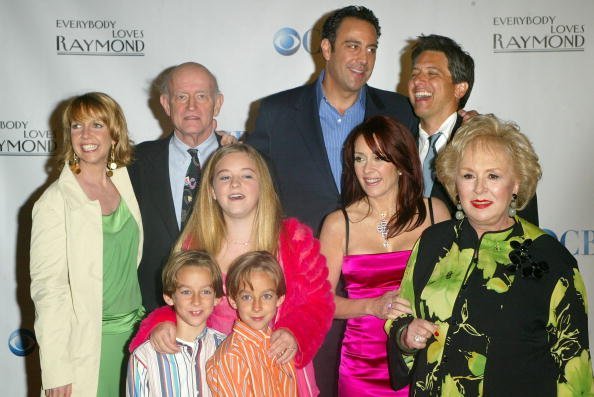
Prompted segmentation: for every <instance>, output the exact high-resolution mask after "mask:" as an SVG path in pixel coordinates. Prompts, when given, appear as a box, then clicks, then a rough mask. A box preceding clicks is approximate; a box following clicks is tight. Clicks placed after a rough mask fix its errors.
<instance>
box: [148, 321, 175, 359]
mask: <svg viewBox="0 0 594 397" xmlns="http://www.w3.org/2000/svg"><path fill="white" fill-rule="evenodd" d="M151 345H153V348H154V349H155V350H156V351H157V352H159V353H164V354H175V353H177V352H179V346H177V343H175V324H173V323H172V322H169V321H164V322H162V323H160V324H159V325H157V326H156V327H155V329H153V332H151Z"/></svg>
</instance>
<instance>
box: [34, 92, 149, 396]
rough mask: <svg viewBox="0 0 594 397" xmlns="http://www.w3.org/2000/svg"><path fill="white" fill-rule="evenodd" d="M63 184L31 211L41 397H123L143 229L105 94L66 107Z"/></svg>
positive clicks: (125, 149)
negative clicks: (127, 346)
mask: <svg viewBox="0 0 594 397" xmlns="http://www.w3.org/2000/svg"><path fill="white" fill-rule="evenodd" d="M62 124H63V130H64V139H63V147H62V152H61V157H60V162H61V164H62V165H64V167H63V169H62V172H61V174H60V177H59V179H58V180H57V181H56V182H54V183H53V184H52V185H50V186H49V187H48V189H47V190H46V191H45V192H44V193H43V195H42V196H41V198H40V199H39V200H38V201H37V203H36V204H35V206H34V208H33V228H32V232H31V269H30V270H31V297H32V299H33V302H34V303H35V311H36V319H35V333H36V336H37V341H38V343H39V349H40V360H41V371H42V374H41V375H42V383H43V390H44V391H45V395H46V396H92V395H97V396H101V397H105V396H120V395H121V390H122V388H121V385H122V380H123V379H125V377H122V369H123V368H125V367H124V366H123V364H124V362H125V357H124V354H125V351H126V349H125V345H126V344H127V342H128V340H129V338H130V336H131V334H132V331H133V328H134V327H135V325H136V323H137V322H138V321H139V320H140V318H141V316H142V315H143V313H144V309H143V307H142V302H141V296H140V288H139V286H138V277H137V273H136V268H137V266H138V263H139V261H140V254H141V248H142V223H141V220H140V211H139V209H138V203H137V202H136V198H135V196H134V191H133V189H132V185H131V183H130V178H129V177H128V171H127V170H126V165H128V164H129V163H130V161H131V159H132V146H131V142H130V140H129V138H128V132H127V126H126V120H125V118H124V115H123V112H122V109H121V108H120V106H119V105H118V104H117V103H116V102H115V101H114V100H113V99H112V98H111V97H109V96H108V95H106V94H103V93H98V92H91V93H87V94H84V95H81V96H77V97H75V98H73V99H71V100H70V102H69V103H68V105H67V106H66V108H65V110H64V113H63V115H62Z"/></svg>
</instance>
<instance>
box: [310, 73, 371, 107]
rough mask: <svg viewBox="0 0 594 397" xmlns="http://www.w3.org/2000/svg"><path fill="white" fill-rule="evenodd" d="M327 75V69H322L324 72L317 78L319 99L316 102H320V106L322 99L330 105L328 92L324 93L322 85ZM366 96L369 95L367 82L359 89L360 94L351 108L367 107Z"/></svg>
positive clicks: (317, 95)
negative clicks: (327, 97)
mask: <svg viewBox="0 0 594 397" xmlns="http://www.w3.org/2000/svg"><path fill="white" fill-rule="evenodd" d="M325 75H326V70H322V72H321V73H320V75H319V76H318V79H317V80H316V100H317V101H316V103H317V104H318V106H319V104H320V102H322V100H324V101H326V103H328V105H330V102H328V100H327V99H326V94H325V93H324V86H323V85H322V82H323V81H324V76H325ZM366 97H367V84H364V85H363V87H361V89H360V90H359V96H358V97H357V100H356V101H355V103H353V104H352V105H351V108H352V107H353V106H359V107H362V108H363V109H365V98H366ZM330 106H332V105H330ZM349 109H350V108H349ZM347 110H348V109H347Z"/></svg>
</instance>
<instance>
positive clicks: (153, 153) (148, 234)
mask: <svg viewBox="0 0 594 397" xmlns="http://www.w3.org/2000/svg"><path fill="white" fill-rule="evenodd" d="M159 88H160V91H161V96H160V101H161V105H162V106H163V109H164V110H165V113H167V116H169V118H170V120H171V122H172V124H173V126H174V130H173V133H172V134H171V135H169V136H167V137H165V138H163V139H159V140H156V141H147V142H142V143H140V144H139V145H138V146H136V151H135V157H136V160H135V162H134V163H133V164H132V166H131V167H130V168H129V172H130V179H131V180H132V186H133V187H134V192H135V193H136V198H137V200H138V204H139V206H140V213H141V216H142V226H143V228H144V236H145V238H144V247H143V254H142V261H141V262H140V266H139V269H138V281H139V283H140V290H141V293H142V301H143V304H144V306H145V308H146V309H147V310H149V311H150V310H153V309H155V308H156V307H157V306H160V305H162V304H163V302H162V294H161V292H162V290H163V288H162V286H161V270H162V268H163V265H164V263H165V262H166V260H167V257H168V256H169V252H170V251H171V247H172V246H173V244H174V243H175V241H176V239H177V237H178V235H179V233H180V230H181V228H182V223H183V219H182V217H183V216H182V212H183V213H184V214H183V215H184V216H186V215H187V214H186V212H187V211H186V209H188V208H191V203H188V205H186V206H185V207H186V208H182V207H183V205H182V200H183V197H184V186H185V179H186V174H187V172H188V168H189V165H190V162H191V161H192V155H191V154H190V152H189V151H188V150H189V149H196V150H197V158H198V160H199V163H200V164H204V163H205V162H206V160H207V159H208V157H209V156H210V154H211V153H212V152H214V151H215V150H216V149H217V148H218V147H219V139H218V138H217V135H216V134H215V133H214V129H215V127H216V122H215V121H214V117H216V116H217V115H218V114H219V111H220V109H221V106H222V105H223V94H222V93H221V92H219V87H218V83H217V80H216V78H215V76H214V75H213V74H212V73H211V72H210V71H209V70H208V69H207V68H206V67H204V66H203V65H200V64H198V63H194V62H188V63H183V64H181V65H178V66H176V67H174V68H172V69H170V70H169V71H168V73H166V74H165V76H164V78H163V83H162V84H161V86H160V87H159ZM192 152H193V151H192Z"/></svg>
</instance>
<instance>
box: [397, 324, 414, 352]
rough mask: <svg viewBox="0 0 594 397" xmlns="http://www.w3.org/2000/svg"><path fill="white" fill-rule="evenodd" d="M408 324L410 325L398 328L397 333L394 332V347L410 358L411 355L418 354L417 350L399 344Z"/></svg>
mask: <svg viewBox="0 0 594 397" xmlns="http://www.w3.org/2000/svg"><path fill="white" fill-rule="evenodd" d="M408 324H410V323H407V324H404V325H403V326H402V327H400V328H398V331H396V346H398V349H400V351H401V352H402V354H404V355H407V356H412V355H413V354H415V353H416V352H418V351H419V349H408V348H406V347H404V346H402V343H401V342H400V337H401V336H402V333H403V332H404V330H405V329H406V328H408Z"/></svg>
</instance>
